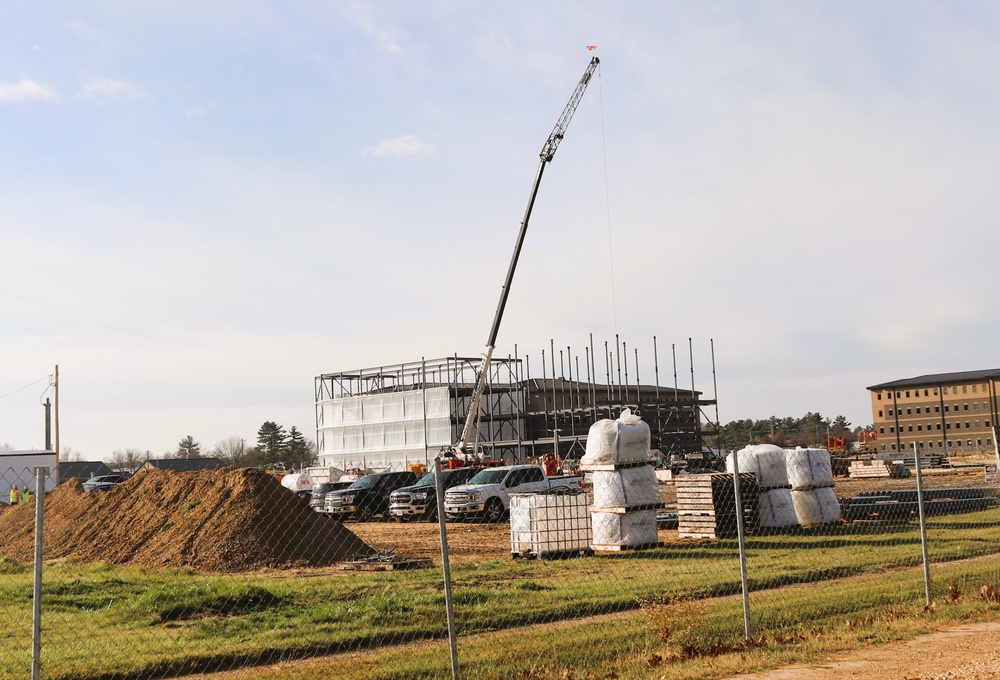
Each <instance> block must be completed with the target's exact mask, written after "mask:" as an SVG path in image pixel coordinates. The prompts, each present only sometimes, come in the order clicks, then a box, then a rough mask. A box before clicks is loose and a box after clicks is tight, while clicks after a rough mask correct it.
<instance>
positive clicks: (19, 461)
mask: <svg viewBox="0 0 1000 680" xmlns="http://www.w3.org/2000/svg"><path fill="white" fill-rule="evenodd" d="M36 467H46V468H48V469H49V472H48V474H47V475H46V476H45V491H46V492H48V491H52V490H53V489H55V488H56V485H57V484H58V483H59V463H58V460H57V458H56V454H55V452H53V451H5V452H3V453H0V498H2V499H3V500H7V498H8V494H9V493H10V491H11V489H12V488H13V487H15V486H16V487H17V488H18V490H19V491H24V488H25V486H27V488H28V490H29V491H30V492H31V493H35V492H36V484H35V468H36Z"/></svg>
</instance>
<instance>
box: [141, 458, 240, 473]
mask: <svg viewBox="0 0 1000 680" xmlns="http://www.w3.org/2000/svg"><path fill="white" fill-rule="evenodd" d="M146 465H149V466H151V467H155V468H158V469H160V470H173V471H174V472H190V471H192V470H218V469H219V468H223V467H225V466H226V464H225V463H223V462H222V460H220V459H219V458H213V457H211V456H205V457H200V458H150V459H149V460H148V461H146ZM144 467H145V466H144Z"/></svg>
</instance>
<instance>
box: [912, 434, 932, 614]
mask: <svg viewBox="0 0 1000 680" xmlns="http://www.w3.org/2000/svg"><path fill="white" fill-rule="evenodd" d="M913 467H914V469H915V470H916V472H917V509H918V510H919V511H920V551H921V552H922V553H923V559H924V595H925V597H926V600H927V606H928V607H930V606H931V563H930V559H928V557H927V521H926V517H925V515H924V481H923V477H922V476H921V474H920V448H919V447H918V446H917V443H916V442H913Z"/></svg>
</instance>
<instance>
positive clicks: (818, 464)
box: [785, 447, 840, 527]
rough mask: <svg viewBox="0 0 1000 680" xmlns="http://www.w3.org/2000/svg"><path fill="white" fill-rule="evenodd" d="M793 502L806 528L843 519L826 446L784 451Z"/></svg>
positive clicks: (798, 516)
mask: <svg viewBox="0 0 1000 680" xmlns="http://www.w3.org/2000/svg"><path fill="white" fill-rule="evenodd" d="M785 466H786V468H787V470H788V482H789V484H790V485H791V487H792V505H793V507H794V508H795V516H796V517H797V518H798V522H799V524H801V525H802V526H804V527H810V526H815V525H817V524H831V523H837V522H839V521H840V502H839V501H838V500H837V494H836V493H835V492H834V490H833V469H832V467H831V464H830V452H829V451H827V450H826V449H804V448H802V447H796V448H794V449H786V450H785Z"/></svg>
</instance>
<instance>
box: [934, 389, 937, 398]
mask: <svg viewBox="0 0 1000 680" xmlns="http://www.w3.org/2000/svg"><path fill="white" fill-rule="evenodd" d="M937 395H938V393H937V388H936V387H935V388H934V396H935V397H936V396H937Z"/></svg>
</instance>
